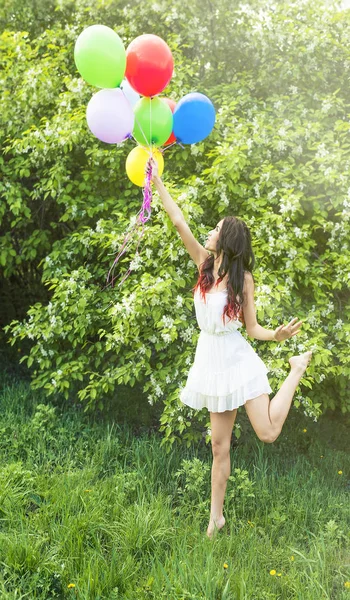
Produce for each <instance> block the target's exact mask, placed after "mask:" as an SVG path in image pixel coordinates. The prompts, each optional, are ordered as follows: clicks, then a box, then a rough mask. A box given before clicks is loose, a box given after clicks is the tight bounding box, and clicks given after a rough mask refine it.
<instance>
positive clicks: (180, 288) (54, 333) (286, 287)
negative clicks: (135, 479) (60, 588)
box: [0, 0, 350, 450]
mask: <svg viewBox="0 0 350 600" xmlns="http://www.w3.org/2000/svg"><path fill="white" fill-rule="evenodd" d="M101 4H102V3H98V5H96V6H95V4H94V3H92V2H91V3H90V4H89V11H88V12H87V10H86V6H85V5H86V2H85V3H84V5H83V3H81V4H80V3H79V2H78V3H77V5H76V8H75V9H74V10H75V12H74V10H73V8H72V7H71V6H70V8H69V11H73V12H69V11H68V5H67V7H65V6H64V3H63V4H62V6H61V8H58V10H57V21H56V22H55V23H56V24H55V26H53V27H52V28H50V29H47V30H39V31H35V24H34V23H32V26H31V33H26V32H25V31H18V32H11V31H4V32H3V33H2V35H1V38H0V39H1V47H2V52H3V54H4V56H5V60H4V67H3V71H2V79H3V86H4V90H5V91H4V95H3V106H2V116H3V119H2V123H1V124H0V135H1V139H2V158H1V161H0V170H1V177H0V190H1V194H2V203H1V204H0V219H1V232H0V267H1V273H0V274H1V277H2V279H3V281H4V282H6V285H7V286H10V287H11V285H15V282H17V283H16V285H18V281H20V282H21V284H22V285H23V289H26V290H28V289H34V288H35V290H36V292H35V295H34V297H31V300H30V302H29V303H28V305H26V306H24V304H23V302H24V301H25V298H28V295H24V296H23V298H22V296H21V297H20V298H18V297H17V299H16V302H17V305H18V307H17V309H18V312H19V314H20V312H21V309H22V310H23V309H25V312H26V315H25V317H24V318H22V316H21V317H20V318H16V319H12V320H11V322H10V323H9V324H8V326H7V327H6V333H7V336H8V340H9V341H10V342H11V343H12V344H14V343H20V341H21V340H29V341H30V348H29V351H28V353H27V354H25V356H23V357H22V360H24V361H26V363H27V365H28V367H30V369H31V372H32V386H33V387H34V388H43V389H45V390H46V391H47V393H48V394H57V393H62V394H64V396H65V397H66V398H72V399H74V398H77V399H78V400H79V401H80V402H83V403H84V405H85V409H86V410H92V411H93V410H94V409H95V407H99V409H103V407H104V403H105V401H106V398H108V397H111V396H113V395H114V394H118V385H120V384H123V385H130V388H133V387H134V385H135V383H136V381H137V382H139V384H140V385H141V387H142V390H143V392H144V394H145V399H146V401H148V402H149V404H150V405H153V404H155V403H158V402H162V403H163V407H164V410H163V413H162V416H161V418H160V423H161V426H160V429H161V431H163V432H164V438H163V441H162V443H163V444H164V445H165V447H166V449H167V450H169V449H170V448H171V446H172V444H173V443H174V442H175V441H184V442H185V443H186V444H187V445H190V443H191V442H192V441H193V440H194V441H199V440H200V439H201V437H202V433H201V431H200V428H199V427H198V428H196V427H194V426H193V424H194V422H195V421H197V423H198V424H199V425H201V426H203V427H204V428H208V426H209V419H208V413H207V411H206V410H205V409H204V410H203V411H200V412H198V413H196V412H195V411H193V410H192V409H190V408H188V407H186V406H184V405H182V404H181V403H180V401H179V392H180V390H181V388H182V387H183V386H184V385H185V381H186V377H187V374H188V370H189V368H190V365H191V363H192V360H193V358H194V352H195V345H196V342H197V338H198V334H199V330H198V326H197V323H196V320H195V314H194V307H193V299H192V295H191V293H190V290H191V288H192V286H193V285H194V283H195V281H196V278H197V268H196V266H195V265H194V263H193V262H192V260H190V259H189V256H188V255H187V252H186V250H185V249H184V247H183V245H182V242H181V240H180V238H179V236H178V234H177V231H176V229H175V227H174V226H173V225H172V223H171V221H170V219H169V217H168V215H167V214H166V212H165V211H164V208H163V206H162V203H161V201H160V198H159V197H158V196H157V194H156V193H155V194H154V197H153V202H152V215H151V219H150V221H148V222H147V223H146V226H145V235H144V237H143V240H142V243H141V246H140V248H139V250H140V257H137V256H135V248H136V243H133V244H131V246H130V249H129V251H128V252H127V253H126V254H124V255H123V257H122V259H121V260H120V261H119V263H118V267H117V272H116V274H117V275H118V274H119V275H120V278H121V277H122V276H123V275H124V273H125V272H126V270H127V269H128V267H129V264H130V262H131V266H132V272H131V275H130V277H129V278H128V279H127V280H126V281H125V283H124V284H123V286H122V287H118V285H117V286H116V287H115V288H113V289H111V288H110V287H107V288H106V287H105V286H106V283H105V278H106V274H107V271H108V269H109V267H110V266H111V263H112V261H113V254H114V253H115V252H117V251H118V249H119V248H120V246H121V244H122V242H123V240H124V237H125V235H126V234H127V232H128V231H129V230H130V229H131V227H132V226H133V224H134V222H135V214H136V213H137V212H138V210H139V208H140V206H141V195H140V190H139V188H136V187H135V186H133V185H132V184H131V183H130V182H129V180H128V178H127V176H126V174H125V159H126V155H127V153H128V152H129V150H130V146H128V145H127V144H124V145H119V146H114V147H109V146H107V145H106V144H103V143H102V142H99V141H98V140H96V139H94V138H93V136H92V135H91V134H90V133H89V132H88V129H87V125H86V121H85V109H86V105H87V102H88V100H89V99H90V97H91V95H92V93H94V92H95V91H96V90H95V89H92V88H91V87H89V86H88V85H87V84H85V83H84V82H83V81H82V80H81V79H80V77H78V76H77V73H76V71H75V67H74V61H73V47H74V43H75V40H76V38H77V35H78V34H79V32H80V31H81V30H82V28H83V27H85V26H87V25H90V24H92V23H95V22H104V23H106V24H108V25H109V26H111V27H113V26H115V28H116V30H118V32H119V33H120V35H121V36H122V37H123V39H124V41H125V44H126V45H127V43H128V42H129V41H130V40H131V39H133V38H134V37H135V36H136V35H139V34H140V32H142V31H143V29H145V30H146V29H147V31H151V30H152V32H154V33H156V34H158V35H160V36H161V37H163V38H164V39H165V40H166V41H167V42H168V43H169V45H170V46H171V48H172V50H173V53H174V57H175V65H176V72H175V76H174V78H173V80H172V82H171V84H170V85H169V88H167V90H166V94H167V96H170V97H174V98H175V99H177V100H178V99H179V98H180V97H181V96H182V95H183V94H185V93H187V92H189V91H191V90H193V89H195V88H196V87H197V89H200V90H201V91H202V92H203V93H205V94H207V95H208V96H209V97H210V98H211V99H213V101H214V103H215V106H216V110H217V123H216V126H215V129H214V132H213V133H212V134H211V135H210V136H209V138H207V139H206V140H205V141H204V142H201V143H199V144H196V145H194V146H188V147H185V148H180V147H178V148H171V149H169V150H167V151H166V153H165V174H164V177H163V179H164V181H165V183H166V185H167V187H168V188H169V190H170V192H171V194H172V195H173V197H174V199H175V200H176V201H177V202H178V204H179V206H180V208H181V209H182V211H183V213H184V215H185V218H186V219H187V221H188V222H189V225H190V227H191V229H192V231H193V233H194V235H195V236H196V237H197V239H198V240H199V241H200V242H201V243H204V241H205V239H206V236H207V233H208V231H209V230H210V229H211V228H212V226H213V224H214V223H215V222H216V221H217V219H218V218H222V217H223V216H225V215H229V214H234V215H237V216H239V217H241V218H242V219H244V220H245V221H246V222H247V224H248V225H249V227H250V229H251V232H252V239H253V247H254V250H255V255H256V261H257V267H256V270H255V272H254V275H255V279H256V282H257V286H256V309H257V317H258V321H259V322H260V323H261V324H262V325H263V326H264V327H267V328H271V329H272V328H276V327H277V326H278V325H279V324H282V323H287V322H288V320H290V319H291V318H293V317H298V318H299V319H301V320H302V321H303V325H302V333H301V334H299V335H298V336H295V337H293V338H291V339H290V340H287V341H285V342H284V343H282V344H277V343H268V342H257V341H256V340H251V339H249V342H250V343H251V344H252V346H253V347H254V348H255V349H256V350H257V351H258V353H259V355H260V356H261V357H262V358H263V360H264V361H265V362H266V364H267V365H268V366H269V368H270V373H269V381H270V384H271V387H272V388H273V390H274V392H277V390H278V388H279V387H280V385H281V383H282V381H283V379H284V378H285V377H286V375H287V373H288V371H289V365H288V361H287V358H288V357H289V356H291V355H292V354H296V353H301V352H304V351H306V350H308V349H311V350H313V351H314V354H313V360H312V363H311V365H310V367H309V368H308V370H307V372H306V374H305V376H304V377H303V379H302V384H301V386H300V387H299V388H298V390H297V393H296V396H295V400H294V405H295V406H296V407H297V408H299V409H300V410H302V411H303V412H304V413H305V414H306V415H308V416H310V417H311V418H313V419H314V420H316V419H317V417H318V416H319V415H320V414H321V412H322V411H323V410H325V409H327V408H331V409H335V408H339V407H340V408H341V410H342V411H343V412H346V411H349V409H350V394H349V373H350V364H349V360H350V359H349V350H348V349H349V342H350V324H349V312H350V303H349V282H350V267H349V265H350V260H349V239H350V238H349V233H350V232H349V222H350V210H349V207H350V187H349V178H348V175H347V173H348V172H349V167H350V161H349V148H348V147H349V142H348V139H349V130H350V124H349V119H348V110H349V109H348V97H349V81H350V78H349V70H350V63H349V59H348V55H347V50H346V48H347V44H346V43H345V40H347V39H348V37H349V13H350V11H349V10H347V11H339V10H338V9H337V10H336V9H335V6H336V5H334V6H331V4H330V3H328V2H327V4H325V5H323V4H322V3H317V6H316V5H315V4H314V3H312V2H309V1H308V0H304V1H303V2H299V3H298V4H297V5H296V4H290V3H285V4H278V5H276V4H269V3H266V2H260V3H259V2H258V3H256V2H255V1H254V3H253V4H251V6H250V5H249V3H248V4H247V3H245V4H244V5H240V6H238V7H237V8H236V9H234V10H233V9H232V3H230V2H228V0H225V1H224V2H220V3H219V2H217V3H216V4H214V5H213V6H215V10H214V12H213V13H209V12H208V13H205V12H204V13H203V10H202V9H201V3H200V2H199V0H196V1H195V2H193V3H191V6H187V7H185V6H184V5H183V3H180V2H179V1H178V0H173V1H172V2H171V3H169V2H168V1H165V0H164V1H162V2H159V3H155V4H152V5H149V4H145V3H143V4H142V3H139V2H137V3H135V4H133V6H129V5H128V6H126V7H125V8H124V9H123V10H122V12H123V19H122V24H121V20H120V10H121V9H120V7H116V6H115V4H113V3H111V2H106V3H103V6H101ZM301 4H302V10H301V8H300V5H301ZM258 5H259V6H260V8H259V10H258V9H257V6H258ZM3 10H4V9H3ZM228 15H229V16H230V18H229V19H228ZM0 16H1V15H0ZM50 18H51V17H50ZM296 22H297V25H298V26H297V27H295V24H296ZM169 31H171V33H169ZM38 281H39V283H40V282H41V283H40V285H41V286H42V287H41V289H40V290H39V291H38ZM117 281H118V280H117ZM16 289H18V288H16ZM20 289H21V288H20ZM44 290H45V293H44ZM47 296H48V299H47ZM21 302H22V303H21ZM131 391H132V390H131ZM206 441H209V436H207V437H206Z"/></svg>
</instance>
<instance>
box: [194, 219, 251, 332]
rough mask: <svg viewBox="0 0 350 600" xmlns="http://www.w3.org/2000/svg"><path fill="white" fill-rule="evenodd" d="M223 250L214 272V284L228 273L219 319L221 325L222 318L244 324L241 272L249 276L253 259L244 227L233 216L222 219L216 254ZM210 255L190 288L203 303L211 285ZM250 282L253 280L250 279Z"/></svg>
mask: <svg viewBox="0 0 350 600" xmlns="http://www.w3.org/2000/svg"><path fill="white" fill-rule="evenodd" d="M221 251H223V259H222V261H221V264H220V267H219V269H218V276H219V277H218V280H217V283H216V285H218V284H219V283H220V281H222V280H223V278H224V277H225V275H226V273H227V272H228V274H229V275H228V282H227V298H228V303H227V304H226V305H225V308H224V311H223V315H222V320H223V323H224V324H225V315H227V317H228V319H237V318H238V319H239V320H240V321H242V323H243V324H244V314H243V308H242V306H243V285H244V272H245V271H249V272H250V273H251V274H252V271H253V269H254V265H255V256H254V252H253V249H252V241H251V234H250V230H249V228H248V226H247V224H246V223H245V222H244V221H242V219H238V218H237V217H225V218H224V220H223V223H222V227H221V230H220V235H219V238H218V241H217V243H216V254H217V256H220V254H221ZM213 267H214V254H210V255H209V256H208V257H207V258H206V259H205V261H204V262H203V263H202V265H201V268H200V274H199V277H198V280H197V283H196V285H195V286H194V287H193V288H192V291H193V293H194V292H195V291H196V289H197V288H199V289H200V293H201V296H202V298H203V299H204V301H205V302H206V298H205V294H206V292H207V291H208V290H210V288H211V287H212V286H213V283H214V274H213ZM253 279H254V278H253Z"/></svg>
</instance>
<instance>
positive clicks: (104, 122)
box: [86, 88, 135, 144]
mask: <svg viewBox="0 0 350 600" xmlns="http://www.w3.org/2000/svg"><path fill="white" fill-rule="evenodd" d="M86 120H87V124H88V126H89V129H90V131H91V132H92V133H93V134H94V136H96V137H97V138H98V139H99V140H101V141H102V142H106V143H107V144H118V143H119V142H123V141H124V140H125V139H126V138H127V137H129V135H130V134H131V133H132V130H133V129H134V121H135V115H134V112H133V110H132V107H131V106H130V103H129V102H128V100H127V99H126V98H125V95H124V94H123V92H122V90H121V89H120V88H115V89H103V90H100V91H99V92H97V93H96V94H94V95H93V96H92V98H91V100H90V102H89V104H88V105H87V108H86Z"/></svg>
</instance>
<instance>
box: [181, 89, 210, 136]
mask: <svg viewBox="0 0 350 600" xmlns="http://www.w3.org/2000/svg"><path fill="white" fill-rule="evenodd" d="M173 117H174V125H173V133H174V135H175V137H176V140H177V141H178V142H181V143H182V144H195V143H196V142H200V141H201V140H204V138H206V137H207V136H208V135H209V133H210V132H211V131H212V129H213V127H214V124H215V108H214V105H213V103H212V102H211V100H209V98H208V97H207V96H205V95H204V94H200V93H199V92H192V93H191V94H187V95H186V96H184V97H183V98H181V100H180V102H178V103H177V105H176V108H175V111H174V115H173Z"/></svg>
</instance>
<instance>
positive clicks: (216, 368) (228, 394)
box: [180, 288, 272, 412]
mask: <svg viewBox="0 0 350 600" xmlns="http://www.w3.org/2000/svg"><path fill="white" fill-rule="evenodd" d="M205 299H206V302H205V301H204V300H203V298H202V297H201V295H200V290H199V288H197V290H196V291H195V293H194V306H195V311H196V318H197V322H198V325H199V328H200V330H201V331H200V334H199V337H198V342H197V347H196V354H195V358H194V362H193V364H192V366H191V368H190V370H189V373H188V377H187V382H186V385H185V387H184V388H183V389H182V390H181V392H180V400H181V402H183V403H184V404H186V405H187V406H190V407H191V408H195V409H198V410H200V409H202V408H207V409H208V411H211V412H224V411H225V410H233V409H234V408H237V407H238V406H241V405H242V404H245V402H246V401H247V400H249V399H251V398H256V397H257V396H260V394H264V393H265V394H270V393H271V392H272V389H271V387H270V384H269V381H268V378H267V375H266V373H268V372H269V369H268V368H267V367H266V365H265V364H264V362H263V361H262V360H261V358H260V357H259V356H258V355H257V353H256V352H255V350H254V348H252V346H251V345H250V344H249V343H248V342H247V340H246V339H245V338H244V337H243V336H242V334H241V332H240V331H239V329H240V328H241V327H242V323H241V321H239V320H238V319H237V320H232V319H231V320H230V321H228V320H227V319H228V317H227V316H226V315H225V325H224V324H223V321H222V314H223V310H224V307H225V305H226V303H227V290H223V291H219V292H214V293H209V294H206V295H205Z"/></svg>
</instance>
